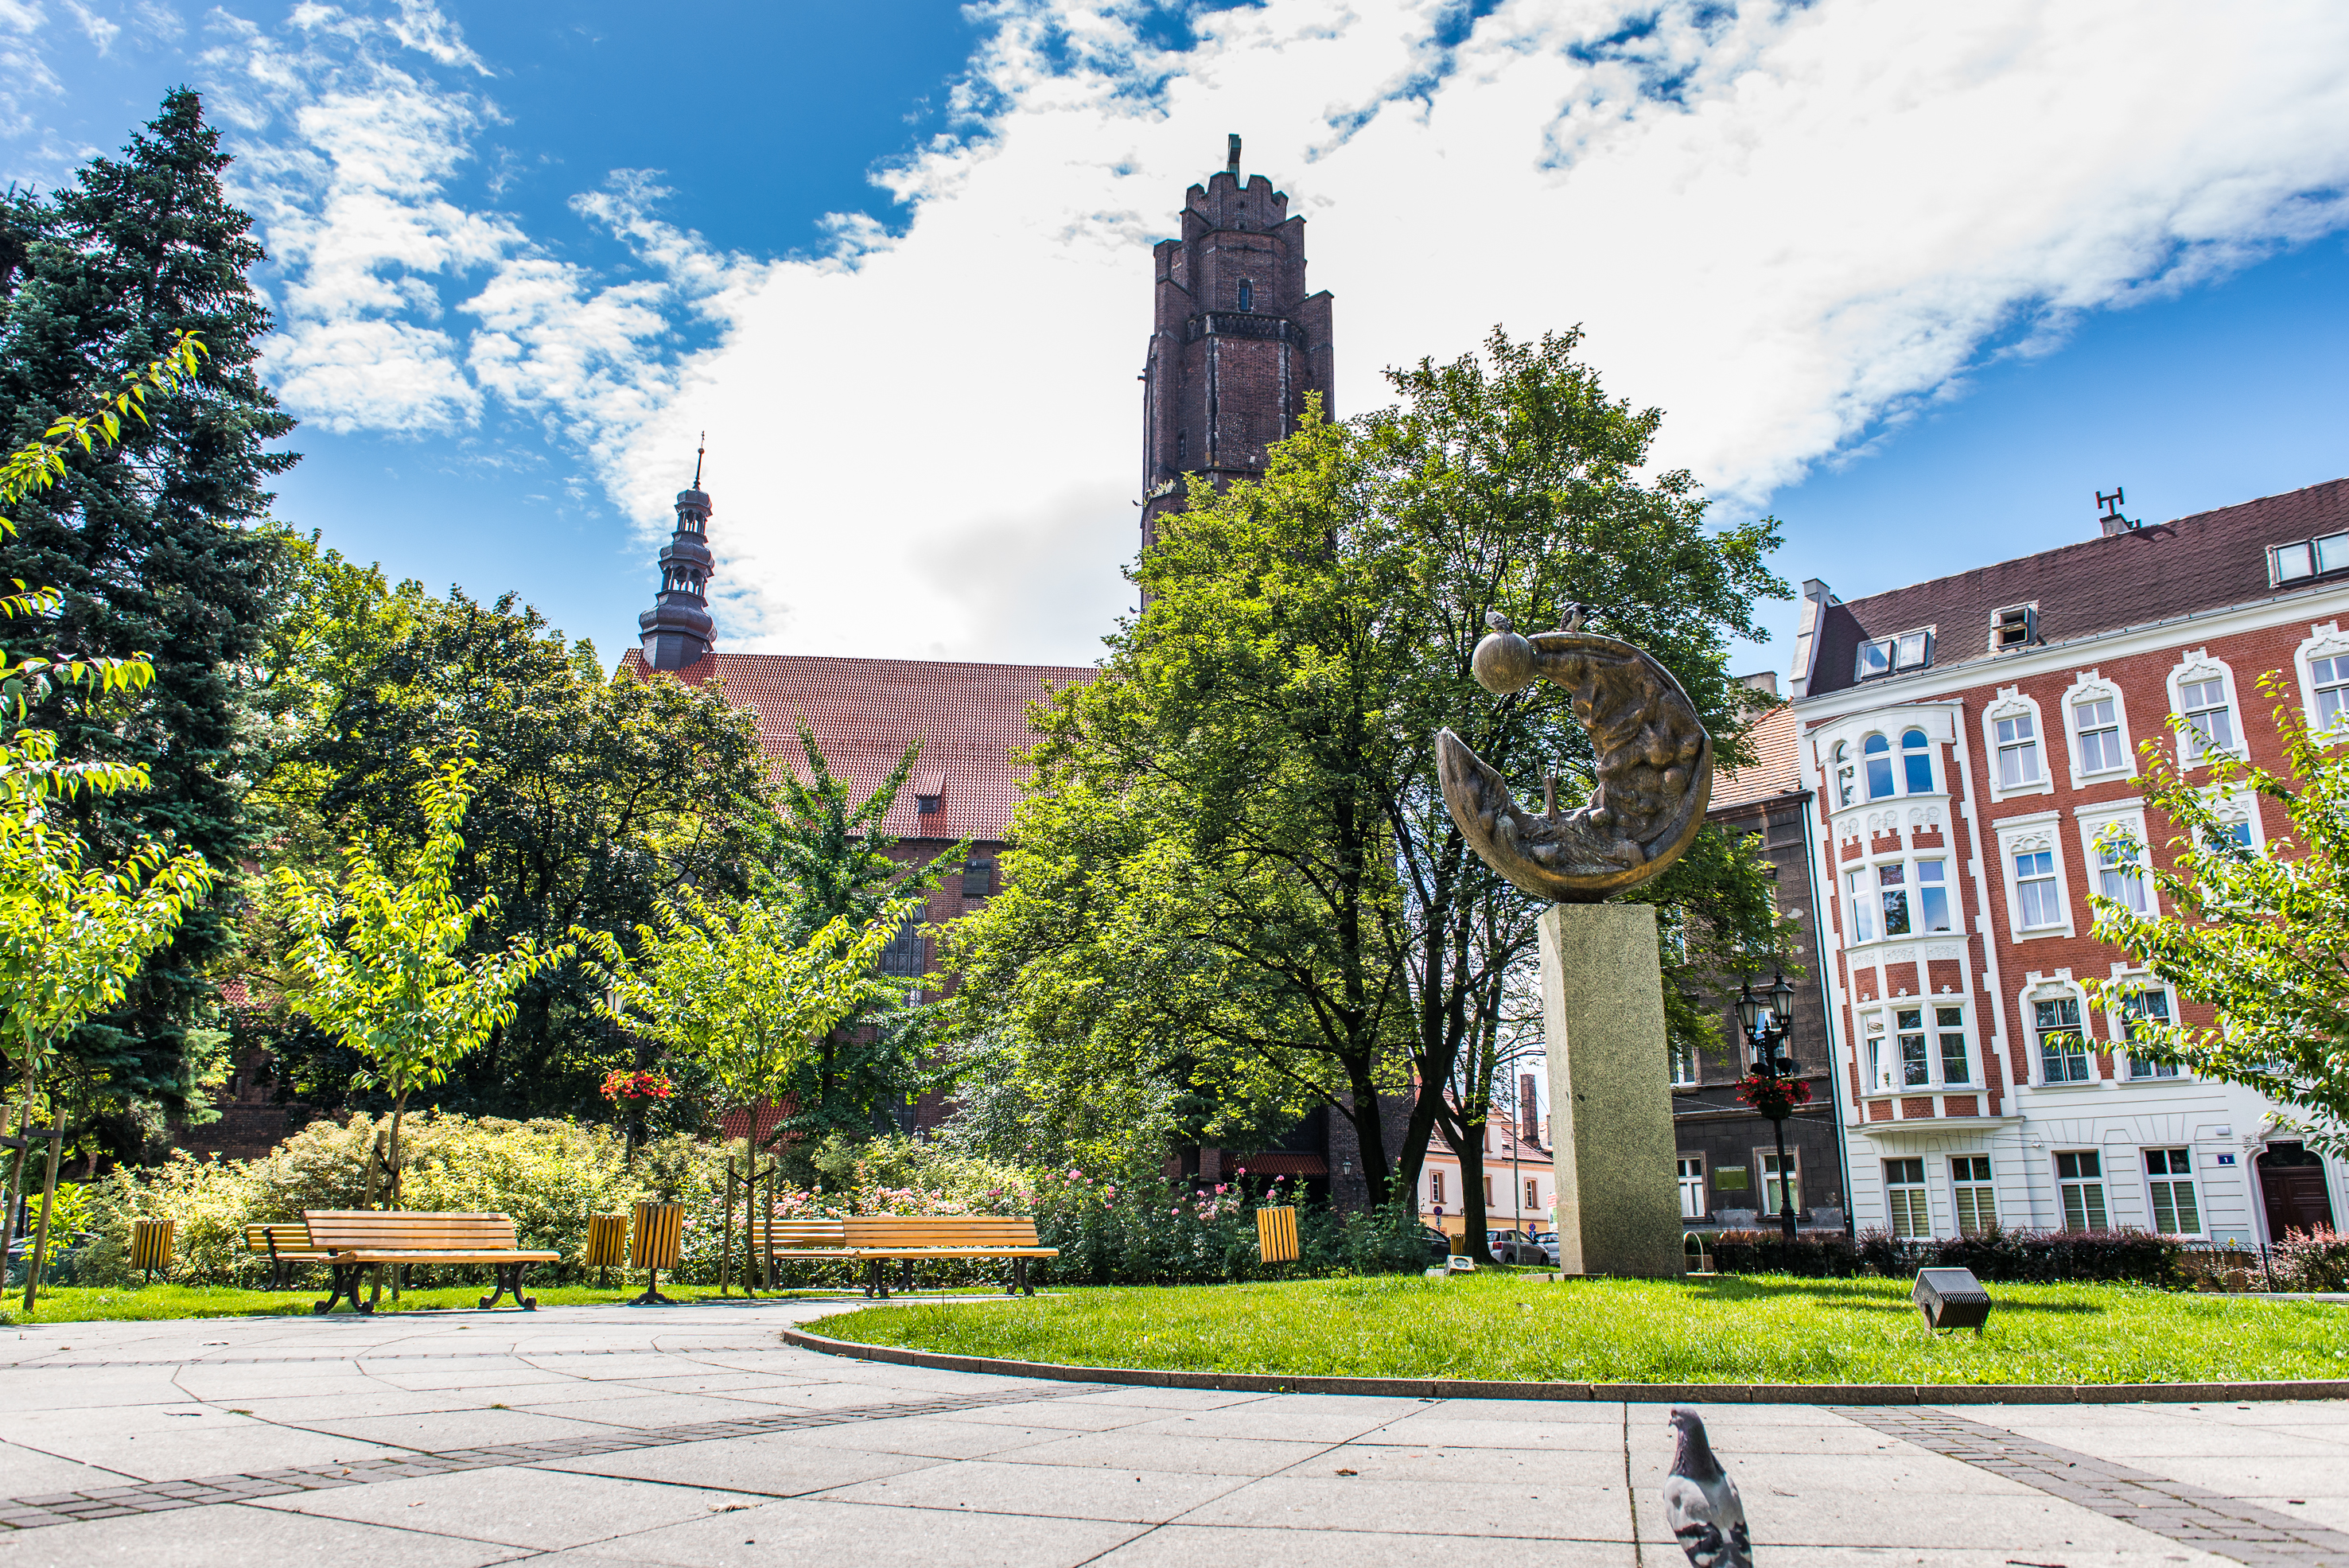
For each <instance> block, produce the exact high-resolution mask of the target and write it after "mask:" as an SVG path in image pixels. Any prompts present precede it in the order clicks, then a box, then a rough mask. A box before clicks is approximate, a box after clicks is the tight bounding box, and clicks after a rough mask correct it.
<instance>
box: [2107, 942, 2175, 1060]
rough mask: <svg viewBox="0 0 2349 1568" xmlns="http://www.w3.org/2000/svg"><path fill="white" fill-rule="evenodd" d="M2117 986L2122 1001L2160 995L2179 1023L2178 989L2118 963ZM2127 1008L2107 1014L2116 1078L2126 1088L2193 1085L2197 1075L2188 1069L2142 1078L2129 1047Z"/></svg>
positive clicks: (2144, 972)
mask: <svg viewBox="0 0 2349 1568" xmlns="http://www.w3.org/2000/svg"><path fill="white" fill-rule="evenodd" d="M2113 986H2114V989H2115V992H2116V993H2117V994H2118V995H2120V996H2122V997H2126V996H2127V995H2129V994H2131V993H2133V992H2140V991H2158V992H2161V993H2162V996H2163V999H2164V1000H2165V1001H2166V1002H2168V1005H2169V1018H2170V1022H2172V1023H2176V1022H2177V1021H2178V1002H2179V998H2178V988H2177V987H2176V986H2174V985H2170V984H2168V982H2166V981H2159V980H2157V979H2155V978H2154V977H2153V975H2152V974H2151V973H2150V972H2149V971H2145V970H2141V969H2131V968H2129V967H2128V966H2127V964H2119V963H2116V964H2115V965H2113ZM2125 1006H2126V1003H2124V1005H2123V1006H2121V1007H2114V1008H2111V1009H2109V1010H2107V1011H2106V1013H2105V1039H2106V1042H2107V1043H2108V1044H2109V1046H2110V1049H2111V1051H2112V1054H2113V1077H2114V1078H2115V1079H2116V1081H2118V1082H2120V1083H2124V1084H2190V1083H2192V1082H2193V1081H2194V1075H2193V1074H2192V1073H2191V1072H2189V1070H2187V1069H2186V1068H2184V1067H2178V1068H2175V1069H2174V1070H2172V1071H2170V1072H2168V1073H2160V1074H2156V1073H2150V1072H2148V1073H2142V1074H2141V1073H2139V1072H2138V1071H2137V1056H2136V1054H2135V1053H2133V1052H2131V1051H2130V1050H2129V1046H2128V1018H2127V1014H2126V1012H2125V1011H2124V1009H2125ZM2148 1065H2150V1064H2148Z"/></svg>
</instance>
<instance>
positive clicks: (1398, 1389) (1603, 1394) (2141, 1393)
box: [783, 1328, 2349, 1405]
mask: <svg viewBox="0 0 2349 1568" xmlns="http://www.w3.org/2000/svg"><path fill="white" fill-rule="evenodd" d="M783 1343H784V1344H786V1345H798V1346H799V1347H800V1348H801V1349H802V1350H813V1351H817V1352H820V1353H822V1354H823V1355H844V1356H848V1357H851V1358H853V1359H855V1360H858V1361H885V1362H890V1363H894V1364H895V1365H896V1366H925V1367H928V1368H931V1369H932V1370H935V1371H939V1372H977V1373H984V1374H987V1375H988V1376H996V1377H1036V1378H1044V1379H1050V1380H1055V1381H1059V1382H1065V1383H1119V1384H1129V1385H1134V1386H1140V1387H1144V1388H1205V1389H1211V1390H1214V1391H1216V1392H1217V1393H1226V1394H1365V1395H1381V1396H1385V1397H1390V1398H1403V1399H1556V1400H1568V1401H1572V1400H1592V1399H1598V1400H1605V1401H1607V1402H1608V1403H1609V1404H1617V1403H1630V1404H1675V1405H1695V1404H1710V1405H1721V1404H1728V1405H1747V1404H1752V1405H2137V1404H2173V1405H2186V1404H2192V1405H2203V1404H2209V1405H2218V1404H2226V1403H2230V1402H2248V1401H2251V1400H2277V1399H2349V1378H2339V1377H2335V1378H2302V1379H2298V1380H2292V1381H2283V1382H2274V1383H1924V1384H1914V1383H1516V1382H1509V1381H1506V1380H1503V1379H1498V1378H1464V1377H1319V1376H1285V1375H1283V1374H1279V1373H1266V1372H1175V1371H1164V1370H1160V1369H1157V1368H1153V1367H1133V1366H1068V1365H1065V1364H1062V1363H1060V1362H1052V1361H1006V1360H1002V1359H999V1358H998V1357H995V1356H991V1355H945V1354H943V1353H941V1352H937V1351H931V1350H905V1349H902V1348H900V1347H899V1346H896V1345H862V1344H859V1343H858V1342H856V1341H854V1340H850V1339H833V1338H830V1337H828V1336H827V1335H824V1334H810V1333H809V1332H808V1331H807V1330H805V1329H803V1328H787V1329H785V1330H783Z"/></svg>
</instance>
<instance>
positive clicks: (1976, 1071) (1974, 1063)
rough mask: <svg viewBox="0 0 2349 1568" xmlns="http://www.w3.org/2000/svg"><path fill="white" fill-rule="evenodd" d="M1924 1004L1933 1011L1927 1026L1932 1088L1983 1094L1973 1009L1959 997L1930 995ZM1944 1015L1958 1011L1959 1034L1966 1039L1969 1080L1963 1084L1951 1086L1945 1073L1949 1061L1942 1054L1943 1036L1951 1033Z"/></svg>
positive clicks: (1979, 1040)
mask: <svg viewBox="0 0 2349 1568" xmlns="http://www.w3.org/2000/svg"><path fill="white" fill-rule="evenodd" d="M1923 1001H1924V1003H1925V1005H1926V1006H1927V1007H1929V1008H1930V1009H1932V1012H1933V1021H1932V1023H1930V1024H1929V1025H1927V1040H1926V1047H1925V1049H1926V1052H1927V1054H1928V1056H1929V1058H1930V1061H1931V1062H1932V1064H1933V1086H1934V1087H1935V1088H1937V1089H1954V1090H1956V1091H1958V1092H1959V1093H1960V1094H1982V1093H1984V1092H1985V1085H1983V1083H1982V1038H1981V1036H1980V1035H1979V1034H1977V1033H1975V1031H1974V1016H1973V1009H1972V1008H1971V1007H1968V1006H1967V1005H1966V1002H1965V999H1964V998H1963V997H1960V996H1928V997H1925V998H1924V999H1923ZM1943 1012H1955V1013H1956V1014H1957V1015H1958V1028H1957V1032H1958V1033H1960V1034H1962V1035H1963V1036H1964V1037H1965V1054H1966V1081H1965V1082H1964V1083H1962V1084H1959V1083H1952V1082H1951V1079H1950V1075H1949V1074H1948V1073H1946V1072H1944V1071H1942V1068H1943V1065H1944V1064H1946V1063H1947V1062H1948V1060H1949V1058H1948V1057H1947V1056H1945V1055H1944V1054H1942V1051H1941V1036H1942V1035H1944V1034H1947V1033H1950V1027H1949V1025H1948V1024H1946V1023H1942V1022H1941V1014H1942V1013H1943Z"/></svg>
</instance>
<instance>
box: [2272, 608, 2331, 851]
mask: <svg viewBox="0 0 2349 1568" xmlns="http://www.w3.org/2000/svg"><path fill="white" fill-rule="evenodd" d="M2344 655H2349V633H2344V632H2343V631H2342V629H2341V625H2340V623H2339V622H2338V621H2326V622H2325V623H2324V624H2323V625H2322V626H2312V627H2310V628H2308V638H2307V640H2305V641H2303V642H2302V644H2301V645H2300V646H2299V647H2298V648H2296V649H2292V679H2293V680H2295V681H2297V682H2298V683H2299V686H2300V707H2301V711H2302V713H2304V714H2306V715H2307V716H2308V727H2309V729H2310V730H2312V731H2315V732H2318V733H2323V731H2322V730H2321V729H2319V725H2320V724H2321V723H2322V721H2321V720H2319V719H2318V718H2317V716H2316V677H2315V674H2314V673H2313V671H2312V670H2311V669H2310V666H2311V665H2312V664H2313V663H2314V662H2315V661H2316V660H2317V659H2333V658H2336V657H2340V656H2344ZM2333 729H2334V730H2335V731H2344V730H2349V707H2344V708H2343V709H2342V717H2341V718H2339V719H2336V720H2334V721H2333ZM2252 831H2253V832H2254V833H2257V832H2258V831H2259V830H2258V828H2257V827H2256V826H2254V827H2253V828H2252Z"/></svg>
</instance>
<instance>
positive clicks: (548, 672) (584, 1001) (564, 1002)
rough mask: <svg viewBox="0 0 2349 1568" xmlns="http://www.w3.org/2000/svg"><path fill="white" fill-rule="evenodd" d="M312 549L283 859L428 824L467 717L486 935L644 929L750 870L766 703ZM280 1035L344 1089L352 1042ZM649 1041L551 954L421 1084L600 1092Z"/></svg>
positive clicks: (443, 1091) (486, 948) (285, 763)
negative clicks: (551, 961) (474, 1047)
mask: <svg viewBox="0 0 2349 1568" xmlns="http://www.w3.org/2000/svg"><path fill="white" fill-rule="evenodd" d="M296 549H297V555H298V556H299V558H300V559H301V561H302V564H303V573H302V577H301V586H300V588H299V591H298V594H297V597H296V601H295V606H294V607H293V608H292V609H291V610H290V611H289V613H288V614H287V615H286V616H285V618H284V619H283V620H282V621H281V622H280V624H279V626H278V628H276V629H275V631H274V633H273V644H272V648H271V650H270V655H269V666H268V670H269V673H268V679H267V680H266V682H265V683H264V687H263V690H262V691H261V693H260V696H259V698H258V701H259V702H260V703H261V705H262V706H263V708H264V711H266V712H267V713H268V714H269V719H268V728H269V732H270V733H271V736H272V737H273V738H272V741H271V745H272V748H273V755H274V762H273V765H272V768H271V772H270V774H269V778H268V781H267V783H266V784H265V785H264V787H263V788H261V789H260V790H258V791H256V792H255V800H256V802H257V803H258V804H259V805H261V806H262V807H264V808H265V809H266V810H267V811H268V812H269V813H270V814H271V815H270V817H269V820H270V821H271V823H272V825H273V827H274V830H275V831H274V840H273V843H272V845H271V846H270V849H269V860H270V863H271V864H272V865H273V866H293V867H308V868H316V867H321V866H325V865H330V864H331V863H332V860H333V856H334V848H335V846H336V845H338V844H339V843H341V842H343V841H344V840H346V839H348V838H351V837H355V836H363V837H366V838H367V839H368V840H370V841H371V842H375V843H378V844H382V845H386V846H400V847H403V848H413V847H415V846H418V845H419V843H420V842H421V840H422V838H423V836H424V835H425V831H426V821H427V818H426V813H425V810H424V800H425V792H426V790H427V788H428V787H429V785H430V784H431V783H432V779H433V774H432V771H431V770H430V769H429V768H426V767H424V766H422V765H420V764H419V763H417V762H416V761H415V758H416V757H417V756H418V755H419V753H421V754H424V755H430V754H434V753H436V751H438V750H440V749H443V748H446V747H447V746H448V745H450V744H451V743H453V742H455V741H456V739H457V738H458V737H462V738H463V742H464V743H466V744H468V745H469V746H470V748H471V753H472V754H473V755H474V756H475V757H476V758H478V760H479V762H480V763H481V776H480V779H479V787H478V789H477V791H476V793H475V795H474V798H473V802H472V805H471V810H470V811H469V812H468V814H467V816H466V823H465V836H464V846H463V848H462V850H461V851H460V853H459V855H458V857H457V860H456V863H455V865H454V867H452V871H451V877H452V884H451V885H452V887H453V888H454V889H455V892H456V895H457V896H458V897H459V898H461V899H463V900H464V901H466V902H468V903H471V902H473V901H476V900H479V899H481V898H491V899H492V900H493V907H492V911H491V912H490V913H488V914H486V915H485V916H484V917H483V919H481V922H480V923H479V924H478V925H477V926H476V927H475V928H474V929H473V932H472V935H471V939H470V946H469V949H468V950H469V951H471V952H474V953H477V954H481V953H488V952H492V951H495V950H501V949H502V948H503V947H505V946H506V945H507V944H508V943H509V942H510V941H511V940H512V939H514V938H515V937H517V936H527V937H530V938H532V939H533V940H535V941H537V942H538V943H539V944H540V945H542V946H551V945H554V944H556V943H559V942H561V941H563V940H565V939H566V938H567V936H568V933H569V932H570V930H571V929H572V928H574V926H575V927H584V928H586V929H592V930H599V931H604V932H606V933H610V934H615V935H616V934H620V933H625V932H627V931H630V930H633V929H635V928H636V926H638V925H640V924H644V923H647V922H648V921H650V920H651V919H652V917H653V912H654V910H655V909H656V908H657V903H658V900H659V899H660V898H662V897H663V896H664V895H666V894H667V893H670V892H673V891H675V890H677V889H678V888H682V887H686V886H688V885H689V886H693V887H697V888H701V889H702V890H703V891H704V892H706V893H709V894H710V895H712V896H724V895H728V894H730V893H733V892H736V891H739V890H740V889H741V888H742V887H743V886H744V885H745V877H746V876H747V870H746V862H747V861H748V860H749V858H750V857H751V855H752V852H753V850H754V848H755V846H756V841H754V838H753V835H754V833H755V832H757V831H758V830H760V829H761V826H763V825H764V824H765V822H766V821H767V820H768V807H767V805H766V803H765V801H764V799H763V797H762V789H763V781H762V779H761V773H762V764H761V760H760V755H759V746H758V739H757V733H756V730H755V726H754V721H753V719H752V717H751V716H750V714H749V713H747V712H744V711H739V710H737V709H735V708H734V707H732V706H731V705H730V704H729V703H728V702H727V701H726V700H725V697H724V695H723V693H722V692H720V691H716V690H714V689H709V690H698V689H696V688H693V687H689V686H686V685H683V684H681V683H680V682H678V681H677V680H672V679H669V678H667V677H665V676H661V677H654V678H650V679H639V678H637V677H636V676H633V675H628V674H617V675H607V674H605V672H604V671H603V670H601V669H600V668H599V666H598V663H597V659H596V655H595V649H594V647H593V645H592V644H590V643H588V642H586V641H585V640H581V641H577V642H574V641H571V640H569V639H565V638H564V636H563V634H562V633H561V632H559V631H555V630H554V629H552V628H549V627H548V626H547V625H546V623H545V620H544V619H543V617H541V616H540V615H539V614H538V612H536V611H535V610H533V609H530V608H528V607H521V606H517V605H516V604H515V603H514V601H513V600H512V597H505V598H501V599H499V600H497V601H495V602H493V603H491V604H482V603H480V602H477V601H475V600H473V599H471V598H469V597H466V596H464V595H463V594H461V593H455V592H452V593H451V594H450V596H449V597H447V598H445V599H440V598H435V597H430V596H429V595H427V594H426V593H425V592H424V591H423V588H422V587H421V586H420V585H419V584H416V583H413V582H405V583H399V584H397V585H392V584H388V583H387V582H386V581H385V579H384V577H383V575H382V573H381V572H380V570H378V569H376V568H372V567H364V568H363V567H359V566H355V565H353V564H351V563H349V562H347V561H344V560H343V559H342V558H341V557H340V556H336V555H335V554H334V553H333V552H331V551H326V552H320V551H318V550H316V547H315V545H298V544H297V546H296ZM273 922H274V914H273V912H272V911H270V910H269V909H267V908H266V907H258V906H257V907H256V908H255V909H254V915H253V917H252V924H253V927H254V929H253V930H252V932H251V935H250V937H249V946H250V947H251V948H252V950H254V952H255V954H256V955H259V954H265V953H267V952H270V951H273V950H276V949H278V948H279V947H282V945H283V940H282V937H280V936H279V935H278V934H276V933H274V931H272V930H271V929H270V927H271V926H272V924H273ZM278 1044H279V1047H280V1049H281V1053H282V1054H281V1060H280V1067H281V1069H282V1071H283V1073H284V1075H285V1082H286V1084H287V1085H289V1086H290V1088H291V1090H292V1091H293V1092H295V1093H299V1094H301V1095H303V1096H305V1097H326V1098H331V1096H335V1095H336V1094H338V1093H339V1092H340V1091H341V1089H342V1088H343V1086H344V1085H347V1083H348V1082H349V1077H350V1073H351V1069H352V1067H353V1066H354V1065H355V1063H354V1062H353V1061H352V1060H351V1059H349V1058H348V1057H347V1054H346V1053H345V1052H344V1051H343V1049H342V1048H341V1047H339V1046H337V1045H336V1044H333V1043H332V1042H331V1041H330V1040H327V1039H325V1038H323V1037H319V1036H316V1035H307V1034H305V1033H300V1032H298V1031H297V1032H293V1033H287V1034H285V1035H283V1036H281V1038H280V1040H279V1042H278ZM636 1049H637V1048H636V1045H635V1044H633V1043H631V1042H629V1041H627V1040H626V1039H625V1038H623V1037H621V1036H619V1035H617V1034H616V1033H615V1032H614V1031H613V1029H612V1027H611V1026H610V1025H609V1024H608V1023H606V1022H605V1021H604V1020H603V1019H602V1018H601V1017H600V1016H599V1014H598V1013H597V1012H596V1010H595V996H594V993H593V988H592V987H590V986H589V985H588V984H587V982H586V981H585V979H584V978H583V977H582V975H581V974H580V972H579V971H578V969H577V967H576V966H564V967H562V968H558V969H555V970H552V971H544V972H542V973H539V974H537V975H536V976H534V977H533V979H532V981H530V983H529V984H528V985H526V986H525V987H524V988H523V991H522V992H521V993H520V994H519V995H518V997H517V998H516V1007H515V1011H514V1015H513V1017H512V1019H511V1020H510V1021H509V1022H507V1023H504V1024H502V1025H501V1026H500V1027H499V1028H498V1029H496V1030H494V1031H493V1032H492V1035H491V1037H490V1039H489V1040H488V1041H486V1042H485V1043H484V1044H483V1046H482V1048H481V1050H480V1051H479V1052H477V1053H475V1054H472V1055H471V1056H469V1057H468V1058H466V1060H465V1061H464V1062H462V1063H461V1064H459V1065H458V1066H457V1067H456V1069H455V1070H454V1071H453V1072H452V1073H451V1075H450V1077H449V1079H448V1081H447V1082H446V1083H442V1084H438V1085H431V1086H430V1087H429V1089H427V1090H424V1091H422V1092H424V1093H425V1094H426V1095H427V1096H428V1097H429V1102H430V1103H432V1104H434V1105H437V1106H440V1107H442V1108H445V1109H451V1110H469V1111H474V1112H481V1113H491V1114H498V1115H511V1116H532V1115H571V1116H580V1115H589V1116H592V1115H600V1114H603V1113H604V1112H605V1110H606V1107H605V1106H604V1104H603V1102H602V1101H601V1100H600V1099H598V1098H597V1096H596V1085H597V1084H598V1083H599V1082H600V1081H601V1079H602V1077H603V1075H604V1074H605V1072H606V1071H608V1070H609V1069H611V1068H613V1067H615V1066H623V1065H626V1066H636V1065H643V1063H638V1062H636V1060H635V1055H636Z"/></svg>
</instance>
